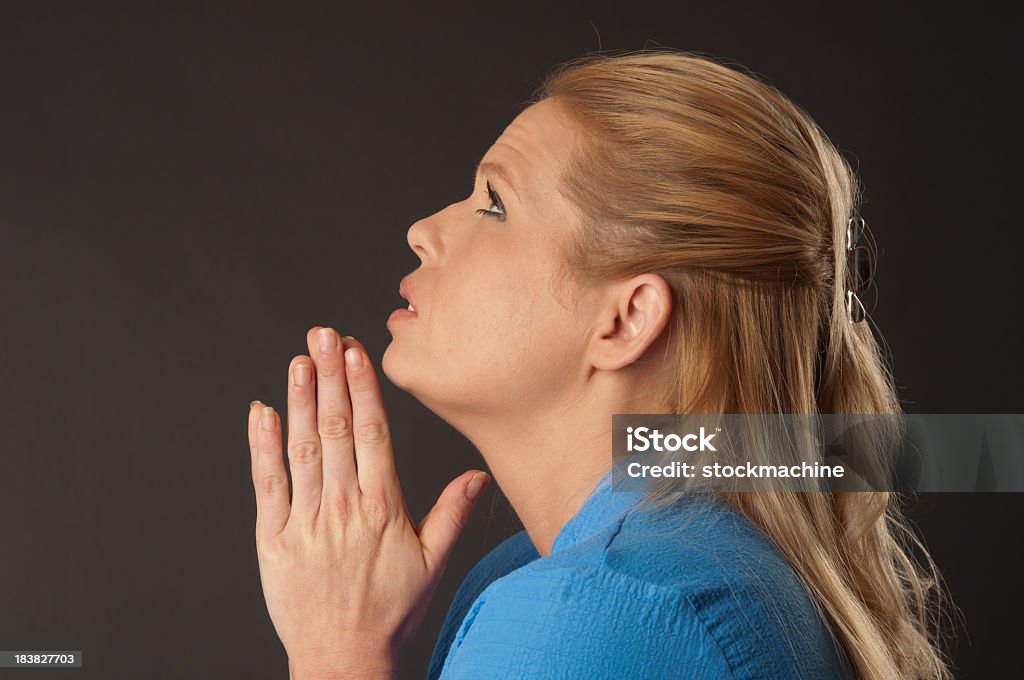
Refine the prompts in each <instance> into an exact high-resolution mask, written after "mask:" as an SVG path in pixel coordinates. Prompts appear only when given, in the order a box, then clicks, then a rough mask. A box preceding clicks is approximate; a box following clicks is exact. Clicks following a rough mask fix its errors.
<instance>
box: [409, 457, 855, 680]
mask: <svg viewBox="0 0 1024 680" xmlns="http://www.w3.org/2000/svg"><path fill="white" fill-rule="evenodd" d="M641 498H642V494H640V493H639V492H620V491H612V489H611V474H610V473H609V474H608V475H606V476H605V477H604V478H603V479H602V480H601V481H600V482H599V483H598V484H597V486H596V487H595V489H594V490H593V491H592V492H591V494H590V496H589V497H588V498H587V500H586V501H585V502H584V504H583V506H582V507H581V508H580V510H579V512H577V513H576V515H575V516H573V518H572V519H570V520H569V521H568V522H567V523H566V524H565V526H564V527H563V528H562V530H561V531H560V532H559V534H558V536H557V537H556V538H555V541H554V544H553V546H552V549H551V553H550V554H549V555H548V556H546V557H543V558H542V557H540V555H539V554H538V553H537V551H536V549H535V548H534V546H533V544H532V543H531V542H530V539H529V537H528V536H527V534H526V532H525V531H521V532H519V533H518V534H516V535H514V536H512V537H511V538H509V539H508V540H506V541H504V542H503V543H502V544H500V545H499V546H498V547H496V548H495V549H494V550H492V551H491V552H490V553H488V554H487V556H486V557H484V559H483V560H481V561H480V563H479V564H477V566H476V567H474V568H473V570H472V571H471V572H470V573H469V575H468V576H467V577H466V579H465V581H464V582H463V584H462V586H461V587H460V588H459V591H458V592H457V593H456V595H455V600H454V601H453V602H452V605H451V607H450V609H449V611H448V616H447V618H446V619H445V622H444V625H443V627H442V629H441V634H440V635H439V637H438V640H437V644H436V646H435V648H434V653H433V656H432V658H431V661H430V668H429V670H428V673H427V678H428V680H438V679H439V680H468V679H473V680H480V679H482V678H486V679H492V680H505V679H507V680H512V679H513V678H514V679H516V680H524V679H527V678H553V679H554V678H571V679H577V678H578V679H581V680H582V679H584V678H585V679H587V680H600V679H603V678H608V679H609V680H610V679H615V680H623V679H628V678H725V679H736V680H739V679H741V678H742V679H747V678H765V679H769V678H770V679H774V678H785V679H786V680H790V679H793V680H797V679H807V680H833V679H836V678H844V677H847V676H846V675H845V673H844V670H843V665H842V657H841V655H840V654H838V653H837V651H836V647H835V645H834V644H833V641H832V639H831V637H830V635H829V632H828V630H827V628H826V627H825V625H824V624H823V623H822V620H821V619H820V617H819V616H818V614H817V612H816V611H815V609H814V607H813V605H812V603H811V600H810V598H809V596H808V594H807V592H806V590H805V589H804V587H803V585H802V584H801V583H800V581H799V580H798V579H797V577H796V574H795V573H794V572H793V570H792V568H791V567H790V566H789V565H788V563H787V562H786V561H785V559H784V558H783V557H782V556H781V554H780V553H779V552H778V551H777V550H776V549H775V548H774V546H772V545H771V543H770V542H769V541H768V540H767V539H766V538H765V537H764V536H763V534H761V533H760V532H759V531H758V530H757V529H756V528H755V527H754V526H753V525H752V524H751V523H750V522H749V521H747V520H746V518H744V517H743V516H742V515H740V514H739V513H737V512H736V511H734V510H732V509H731V508H729V507H728V506H727V505H725V503H724V502H722V501H721V500H720V499H718V498H717V497H715V496H712V495H709V494H708V495H700V496H687V497H685V498H682V499H680V500H679V501H677V502H676V503H674V504H673V505H672V506H670V507H668V508H665V509H662V510H657V511H652V510H649V509H639V508H636V507H634V506H635V505H636V503H637V502H638V501H639V500H640V499H641Z"/></svg>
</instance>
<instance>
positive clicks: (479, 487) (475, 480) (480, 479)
mask: <svg viewBox="0 0 1024 680" xmlns="http://www.w3.org/2000/svg"><path fill="white" fill-rule="evenodd" d="M490 480H491V476H490V475H488V474H487V473H486V472H477V473H476V474H474V475H473V476H472V477H471V478H470V479H469V484H467V485H466V498H467V499H468V500H471V501H475V500H476V499H477V497H478V496H479V495H480V492H481V491H483V490H484V488H485V487H486V486H487V483H488V482H489V481H490Z"/></svg>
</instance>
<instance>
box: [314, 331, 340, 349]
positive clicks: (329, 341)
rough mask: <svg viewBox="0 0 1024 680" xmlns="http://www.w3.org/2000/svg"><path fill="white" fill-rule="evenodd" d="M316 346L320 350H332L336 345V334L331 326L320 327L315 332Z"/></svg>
mask: <svg viewBox="0 0 1024 680" xmlns="http://www.w3.org/2000/svg"><path fill="white" fill-rule="evenodd" d="M316 336H317V346H318V347H319V348H320V351H321V352H333V351H334V350H335V349H337V347H338V335H337V334H336V333H335V332H334V329H333V328H321V329H320V330H318V331H317V333H316Z"/></svg>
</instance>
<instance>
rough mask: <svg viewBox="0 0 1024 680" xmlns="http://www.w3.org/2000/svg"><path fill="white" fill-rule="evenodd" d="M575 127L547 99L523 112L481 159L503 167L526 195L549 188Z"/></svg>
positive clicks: (559, 108)
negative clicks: (545, 187)
mask: <svg viewBox="0 0 1024 680" xmlns="http://www.w3.org/2000/svg"><path fill="white" fill-rule="evenodd" d="M575 140H576V128H575V126H574V125H573V123H572V121H571V119H569V117H568V116H567V115H566V113H565V112H564V110H563V109H562V108H561V107H559V106H558V105H557V104H556V103H555V102H553V101H552V100H550V99H545V100H542V101H540V102H538V103H536V104H533V105H531V106H529V107H527V108H526V109H524V110H523V111H522V112H521V113H520V114H519V115H518V116H516V118H515V119H514V120H513V121H512V122H511V123H509V125H508V127H506V128H505V130H504V131H503V132H502V133H501V136H499V137H498V139H497V140H496V141H495V142H494V144H493V145H492V146H491V148H490V149H488V151H487V154H486V155H485V158H484V160H485V161H488V162H495V163H499V164H501V165H504V166H505V167H506V168H508V169H509V171H510V172H511V174H512V177H513V178H514V180H515V181H516V182H517V183H518V186H517V188H519V189H520V191H521V192H522V193H523V194H525V195H530V196H536V195H537V192H538V190H539V188H540V187H542V186H551V182H552V181H553V180H554V179H555V178H556V177H557V176H558V173H559V172H560V170H561V168H562V164H563V163H564V162H565V161H566V159H567V158H568V157H569V154H570V153H571V152H572V149H573V147H574V143H575Z"/></svg>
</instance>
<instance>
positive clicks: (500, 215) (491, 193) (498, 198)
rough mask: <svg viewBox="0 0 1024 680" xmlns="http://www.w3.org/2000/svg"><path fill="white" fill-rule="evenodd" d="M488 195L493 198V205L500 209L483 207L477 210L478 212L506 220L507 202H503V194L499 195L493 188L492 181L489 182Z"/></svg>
mask: <svg viewBox="0 0 1024 680" xmlns="http://www.w3.org/2000/svg"><path fill="white" fill-rule="evenodd" d="M487 195H488V196H489V197H490V199H491V206H492V207H496V208H497V209H498V210H497V211H495V210H490V209H487V210H485V209H483V208H481V209H479V210H477V211H476V212H477V213H478V214H480V215H487V216H488V217H497V218H498V219H499V220H504V219H505V204H504V203H502V202H501V196H499V195H498V193H497V192H496V191H495V190H494V189H493V188H491V183H490V182H488V183H487Z"/></svg>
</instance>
